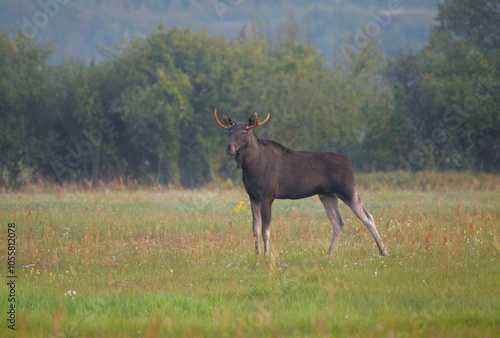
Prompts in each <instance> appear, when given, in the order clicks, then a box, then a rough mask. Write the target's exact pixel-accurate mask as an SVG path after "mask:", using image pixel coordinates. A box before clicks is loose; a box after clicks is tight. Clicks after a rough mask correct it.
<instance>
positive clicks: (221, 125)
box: [214, 108, 231, 129]
mask: <svg viewBox="0 0 500 338" xmlns="http://www.w3.org/2000/svg"><path fill="white" fill-rule="evenodd" d="M214 116H215V122H217V124H218V125H219V126H220V127H222V128H224V129H231V127H228V126H225V125H223V124H222V123H220V121H219V119H218V118H217V108H215V111H214Z"/></svg>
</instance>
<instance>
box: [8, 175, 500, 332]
mask: <svg viewBox="0 0 500 338" xmlns="http://www.w3.org/2000/svg"><path fill="white" fill-rule="evenodd" d="M387 182H388V180H387V179H386V176H383V175H382V176H380V175H378V176H377V175H359V177H358V183H359V184H358V186H359V190H360V195H361V198H362V199H363V201H364V204H365V206H366V207H367V209H368V210H369V211H370V212H371V213H372V214H373V216H374V218H375V219H376V223H377V226H378V229H379V232H380V234H381V236H382V238H383V240H384V243H385V244H386V246H387V248H388V250H389V253H390V254H391V256H390V257H380V256H379V254H378V250H377V247H376V245H375V241H374V240H373V238H372V237H371V235H370V234H369V232H368V230H367V229H366V228H364V227H363V225H362V223H361V222H360V221H359V220H358V219H354V218H353V217H354V215H353V213H352V212H351V211H350V210H349V209H348V208H346V207H345V206H344V205H343V204H342V205H341V213H342V215H343V217H344V220H345V221H346V225H345V228H344V231H343V233H342V235H341V237H340V241H339V245H338V249H337V251H336V253H335V255H334V257H333V258H332V259H328V258H327V257H326V251H327V249H328V246H329V243H330V240H331V228H330V225H329V223H328V219H327V217H326V214H325V213H324V210H323V206H322V204H321V202H320V201H319V199H318V198H317V197H314V198H309V199H305V200H300V201H287V200H285V201H276V202H275V204H274V207H273V223H272V226H271V248H272V249H271V255H270V257H264V256H262V255H261V256H256V255H255V254H254V251H253V250H254V249H253V248H254V245H253V237H252V231H251V212H250V208H249V204H248V198H247V196H246V194H245V192H244V190H243V189H241V188H227V189H226V188H225V189H219V188H216V186H214V187H213V188H204V189H201V190H193V191H187V190H186V191H184V190H169V189H147V190H143V189H137V188H136V189H134V190H127V189H123V188H120V187H114V186H111V187H108V188H104V187H103V188H100V189H97V190H85V189H79V188H76V187H71V186H66V187H63V188H55V187H52V188H46V187H30V188H28V189H27V190H26V191H20V192H10V193H5V192H4V193H3V194H0V222H1V224H2V231H3V235H2V238H3V240H2V244H1V247H0V255H1V259H2V262H3V263H2V267H3V268H2V270H3V275H4V276H7V274H8V271H7V253H8V252H7V237H8V236H7V235H8V233H7V232H8V230H7V227H8V223H11V222H14V223H15V224H16V227H15V231H16V246H15V254H16V275H17V279H16V285H15V306H16V330H15V331H12V330H10V329H8V328H7V326H8V325H10V324H9V323H8V322H7V321H6V319H8V314H7V311H9V305H10V304H12V302H11V303H9V302H8V301H7V296H8V295H9V292H10V291H9V287H10V286H9V285H7V284H6V283H2V284H1V286H0V292H1V293H2V294H3V295H4V296H2V297H1V299H2V301H1V302H0V313H2V314H3V317H4V318H1V319H2V320H1V323H2V327H1V328H0V336H8V335H13V336H16V335H18V336H27V337H36V336H56V337H57V336H68V337H78V336H105V337H108V336H125V337H128V336H130V337H136V336H144V337H156V336H158V337H159V336H194V337H196V336H214V337H218V336H226V337H233V336H293V335H297V336H338V335H342V336H392V335H396V336H454V337H455V336H498V334H499V332H500V282H499V281H500V262H499V249H500V245H499V242H500V239H499V223H500V199H499V192H500V187H499V186H500V185H499V183H500V179H499V178H498V176H488V175H473V174H465V175H459V174H449V175H445V174H421V175H420V176H419V175H414V176H412V177H410V178H408V179H407V180H406V182H400V183H397V182H396V183H395V184H393V183H394V182H393V183H390V184H389V183H387ZM0 317H1V316H0Z"/></svg>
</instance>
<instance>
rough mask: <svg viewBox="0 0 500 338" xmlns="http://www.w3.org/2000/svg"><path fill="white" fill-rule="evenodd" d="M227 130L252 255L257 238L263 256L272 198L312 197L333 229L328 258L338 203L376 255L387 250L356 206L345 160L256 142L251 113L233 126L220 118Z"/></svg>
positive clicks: (339, 223)
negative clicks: (363, 230)
mask: <svg viewBox="0 0 500 338" xmlns="http://www.w3.org/2000/svg"><path fill="white" fill-rule="evenodd" d="M214 115H215V120H216V122H217V124H219V126H221V127H223V128H226V129H229V140H228V141H227V144H226V148H225V151H226V154H227V155H230V156H235V160H236V164H237V166H238V168H241V169H242V170H243V184H244V185H245V190H246V191H247V193H248V196H249V197H250V204H251V209H252V218H253V234H254V237H255V250H256V253H257V254H258V253H259V247H260V237H261V236H262V238H263V241H264V254H265V255H268V254H269V238H270V234H271V232H270V226H271V207H272V204H273V201H274V200H275V199H300V198H305V197H310V196H314V195H318V196H319V198H320V200H321V201H322V202H323V205H324V207H325V211H326V214H327V216H328V218H329V220H330V223H331V225H332V229H333V238H332V242H331V245H330V248H329V250H328V254H329V256H332V255H333V252H334V251H335V247H336V245H337V242H338V239H339V236H340V232H341V231H342V228H343V227H344V221H343V219H342V216H341V215H340V212H339V208H338V199H339V198H340V199H341V200H342V201H343V202H344V203H345V204H347V205H348V206H349V207H350V208H351V209H352V211H353V212H354V213H355V214H356V216H357V217H358V218H359V219H360V220H361V221H362V222H363V224H364V225H365V226H366V227H367V228H368V230H370V232H371V234H372V235H373V237H374V239H375V242H376V243H377V245H378V248H379V251H380V254H381V255H384V256H387V255H388V253H387V250H386V248H385V246H384V244H383V243H382V240H381V239H380V235H379V233H378V231H377V228H376V226H375V222H374V220H373V217H372V215H370V213H369V212H368V211H367V210H366V208H365V207H364V206H363V204H362V203H361V199H360V197H359V195H358V193H357V192H356V189H355V187H354V170H353V166H352V163H351V161H350V160H349V159H348V158H347V157H345V156H343V155H340V154H336V153H333V152H312V151H294V150H291V149H288V148H286V147H284V146H282V145H281V144H279V143H277V142H275V141H272V140H265V139H259V138H257V136H256V135H255V134H254V133H253V131H252V129H253V128H255V127H257V126H260V125H262V124H264V123H266V122H267V120H268V119H269V115H268V116H267V118H266V120H265V121H264V122H262V123H259V121H258V118H257V113H255V116H254V115H251V116H250V117H249V119H248V121H247V122H239V123H236V121H235V120H234V119H233V118H232V117H230V116H228V115H224V122H225V123H226V125H223V124H222V123H220V122H219V120H218V119H217V109H216V110H215V113H214Z"/></svg>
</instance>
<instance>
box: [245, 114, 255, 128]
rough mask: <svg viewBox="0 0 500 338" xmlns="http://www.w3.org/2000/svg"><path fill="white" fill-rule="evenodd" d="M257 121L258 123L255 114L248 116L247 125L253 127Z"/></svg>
mask: <svg viewBox="0 0 500 338" xmlns="http://www.w3.org/2000/svg"><path fill="white" fill-rule="evenodd" d="M256 123H257V121H256V120H255V115H250V116H249V117H248V121H247V126H249V127H251V126H253V125H254V124H256Z"/></svg>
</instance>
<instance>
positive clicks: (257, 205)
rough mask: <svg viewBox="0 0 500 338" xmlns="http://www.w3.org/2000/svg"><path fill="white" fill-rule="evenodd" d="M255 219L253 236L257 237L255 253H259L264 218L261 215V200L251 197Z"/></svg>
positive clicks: (253, 217)
mask: <svg viewBox="0 0 500 338" xmlns="http://www.w3.org/2000/svg"><path fill="white" fill-rule="evenodd" d="M250 205H251V208H252V219H253V237H254V238H255V254H257V255H258V254H259V247H260V234H261V228H262V218H261V215H260V202H258V201H254V200H252V199H250Z"/></svg>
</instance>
